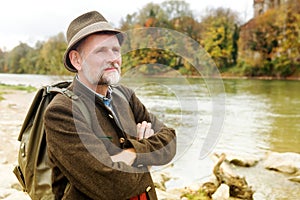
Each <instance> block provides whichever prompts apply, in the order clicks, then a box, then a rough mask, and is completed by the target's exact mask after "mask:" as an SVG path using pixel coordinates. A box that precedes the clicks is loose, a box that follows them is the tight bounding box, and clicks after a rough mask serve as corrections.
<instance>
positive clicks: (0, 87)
mask: <svg viewBox="0 0 300 200" xmlns="http://www.w3.org/2000/svg"><path fill="white" fill-rule="evenodd" d="M11 90H21V91H27V92H34V91H36V88H35V87H33V86H25V85H7V84H0V101H2V100H3V99H4V97H3V94H7V93H9V92H10V91H11Z"/></svg>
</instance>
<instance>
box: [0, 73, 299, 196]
mask: <svg viewBox="0 0 300 200" xmlns="http://www.w3.org/2000/svg"><path fill="white" fill-rule="evenodd" d="M69 79H71V77H56V76H43V75H14V74H0V83H6V84H24V85H33V86H36V87H40V86H42V85H45V84H50V83H54V82H57V81H59V80H69ZM221 81H222V82H221V83H222V85H220V80H218V81H216V80H214V79H212V80H210V79H202V78H193V79H187V78H153V77H151V78H145V77H128V76H127V77H126V76H125V77H124V78H123V79H122V81H121V82H122V83H123V84H125V85H127V86H129V87H131V88H133V89H134V90H135V92H136V94H137V95H138V96H139V98H140V99H141V101H142V102H143V103H144V104H145V105H146V107H148V108H149V110H150V111H151V112H153V113H154V114H156V115H157V116H158V117H159V118H160V119H161V120H162V121H164V122H165V123H166V124H167V125H168V126H171V127H174V128H175V129H176V131H177V135H178V150H177V152H178V153H177V156H176V157H175V159H174V160H173V162H172V165H171V166H167V167H165V168H154V170H165V171H167V172H170V173H171V174H172V176H174V177H178V178H177V179H176V178H175V179H174V180H172V181H169V182H168V183H167V186H168V187H170V188H171V187H176V186H185V185H188V184H190V183H192V182H195V181H197V180H201V179H205V177H208V176H209V175H210V174H211V173H212V172H211V170H212V167H213V162H212V161H211V158H210V157H209V156H206V155H210V153H212V152H225V153H235V154H239V155H244V156H253V155H255V156H260V155H263V154H264V153H265V152H266V151H276V152H296V153H300V123H299V122H300V81H288V80H249V79H225V80H221ZM213 87H219V88H218V90H215V91H213ZM216 91H217V92H216ZM215 99H217V101H216V100H215ZM201 152H206V154H203V153H201ZM299 191H300V189H299Z"/></svg>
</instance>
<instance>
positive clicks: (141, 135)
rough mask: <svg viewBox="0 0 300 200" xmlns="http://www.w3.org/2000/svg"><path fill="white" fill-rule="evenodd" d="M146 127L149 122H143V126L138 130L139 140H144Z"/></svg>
mask: <svg viewBox="0 0 300 200" xmlns="http://www.w3.org/2000/svg"><path fill="white" fill-rule="evenodd" d="M146 126H147V122H146V121H143V122H142V124H141V127H140V128H139V130H138V138H139V139H143V138H144V135H145V129H146Z"/></svg>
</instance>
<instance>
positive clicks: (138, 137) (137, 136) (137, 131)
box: [136, 123, 142, 140]
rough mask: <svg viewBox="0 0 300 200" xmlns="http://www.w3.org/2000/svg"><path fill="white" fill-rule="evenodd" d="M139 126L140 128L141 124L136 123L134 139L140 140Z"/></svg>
mask: <svg viewBox="0 0 300 200" xmlns="http://www.w3.org/2000/svg"><path fill="white" fill-rule="evenodd" d="M141 126H142V124H141V123H138V124H137V125H136V138H137V139H138V140H139V139H140V136H139V135H140V129H141Z"/></svg>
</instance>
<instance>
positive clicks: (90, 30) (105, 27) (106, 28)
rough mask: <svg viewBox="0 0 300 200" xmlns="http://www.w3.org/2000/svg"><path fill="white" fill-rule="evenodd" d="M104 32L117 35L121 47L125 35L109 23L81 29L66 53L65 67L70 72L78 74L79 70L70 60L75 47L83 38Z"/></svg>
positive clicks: (71, 41) (99, 23)
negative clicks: (70, 53) (70, 54)
mask: <svg viewBox="0 0 300 200" xmlns="http://www.w3.org/2000/svg"><path fill="white" fill-rule="evenodd" d="M104 31H108V32H112V33H116V36H117V38H118V40H119V43H120V45H122V43H123V41H124V37H125V34H124V33H123V32H121V31H120V30H117V29H115V28H113V27H112V26H111V25H110V24H109V23H107V22H98V23H94V24H91V25H89V26H87V27H85V28H83V29H81V30H80V31H78V33H76V34H75V35H74V36H73V37H72V39H71V40H70V42H69V44H68V47H67V49H66V51H65V53H64V57H63V59H64V65H65V67H66V68H67V69H68V70H69V71H70V72H77V69H76V68H75V67H74V66H73V65H72V63H71V61H70V58H69V52H70V51H71V50H72V49H73V47H74V45H76V44H77V43H78V42H79V41H81V40H82V39H83V38H85V37H87V36H89V35H91V34H93V33H98V32H104Z"/></svg>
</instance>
